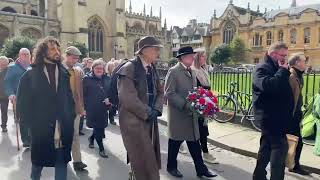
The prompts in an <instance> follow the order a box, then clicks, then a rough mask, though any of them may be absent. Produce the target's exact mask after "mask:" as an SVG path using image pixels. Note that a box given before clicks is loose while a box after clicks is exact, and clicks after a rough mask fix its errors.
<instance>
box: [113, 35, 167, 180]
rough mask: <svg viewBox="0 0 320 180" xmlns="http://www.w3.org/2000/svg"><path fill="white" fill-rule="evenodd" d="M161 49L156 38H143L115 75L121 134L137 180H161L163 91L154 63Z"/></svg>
mask: <svg viewBox="0 0 320 180" xmlns="http://www.w3.org/2000/svg"><path fill="white" fill-rule="evenodd" d="M162 47H163V46H162V45H161V42H160V41H159V40H158V39H156V38H155V37H151V36H146V37H142V38H141V39H140V40H139V41H138V51H137V52H136V57H135V58H134V59H133V60H132V61H129V62H127V63H126V64H124V65H123V66H122V67H121V68H120V69H119V70H118V71H117V75H118V76H119V80H118V93H119V124H120V130H121V135H122V139H123V142H124V146H125V148H126V150H127V152H128V157H129V160H130V163H131V167H132V170H133V174H134V176H135V178H136V179H137V180H159V179H160V175H159V169H160V168H161V155H160V142H159V129H158V122H157V117H158V116H161V113H162V108H163V89H162V88H161V86H160V79H159V76H158V74H157V72H156V69H155V66H154V64H153V63H154V62H155V61H156V60H157V59H158V57H159V55H160V48H162ZM142 156H143V157H142Z"/></svg>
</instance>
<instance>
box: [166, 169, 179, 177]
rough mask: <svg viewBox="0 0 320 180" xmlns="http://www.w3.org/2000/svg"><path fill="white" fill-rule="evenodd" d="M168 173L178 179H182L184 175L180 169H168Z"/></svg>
mask: <svg viewBox="0 0 320 180" xmlns="http://www.w3.org/2000/svg"><path fill="white" fill-rule="evenodd" d="M167 171H168V173H169V174H171V176H174V177H177V178H182V177H183V175H182V174H181V172H180V171H179V170H178V169H172V170H170V169H167Z"/></svg>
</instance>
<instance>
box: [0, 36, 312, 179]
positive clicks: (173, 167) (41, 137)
mask: <svg viewBox="0 0 320 180" xmlns="http://www.w3.org/2000/svg"><path fill="white" fill-rule="evenodd" d="M162 47H163V46H162V44H161V42H160V41H159V40H158V39H156V38H155V37H151V36H146V37H143V38H141V39H140V40H139V41H138V50H137V52H135V58H134V59H132V60H128V59H123V60H115V59H112V60H110V61H109V62H108V63H106V62H105V61H104V60H103V59H97V60H93V59H92V58H89V57H87V58H84V59H83V60H82V63H80V56H81V52H80V51H79V49H77V48H76V47H74V46H69V47H67V48H66V49H65V50H64V53H62V52H61V51H62V50H61V47H60V43H59V41H58V40H57V39H55V38H53V37H46V38H44V39H41V40H39V42H38V43H37V45H36V47H35V48H34V52H33V54H32V58H31V52H30V51H29V50H28V49H26V48H22V49H21V50H20V51H19V57H18V59H17V60H16V61H15V62H12V63H11V64H10V65H9V60H8V58H7V57H5V56H1V57H0V105H1V118H2V123H1V128H2V132H4V133H5V132H7V131H8V130H7V125H6V124H7V120H8V116H7V111H8V104H9V101H10V102H11V103H12V104H13V106H14V113H15V115H16V117H17V118H16V122H15V123H17V124H19V127H20V129H19V131H20V134H21V140H22V144H23V147H24V148H31V163H32V169H31V179H32V180H39V179H40V178H41V172H42V169H43V167H55V179H56V180H66V179H67V164H68V163H69V161H71V160H73V167H74V169H75V170H76V171H83V170H84V169H85V168H87V165H86V164H85V162H83V160H82V157H81V147H80V136H81V135H84V132H83V128H84V127H83V126H84V122H86V126H87V127H88V128H90V129H92V134H91V135H90V136H89V138H88V146H89V148H94V147H95V146H94V144H95V142H96V143H97V145H98V149H99V151H98V154H99V156H100V157H101V158H108V155H107V153H106V151H105V147H104V144H103V139H104V138H105V136H106V135H105V128H106V127H107V126H108V124H109V122H110V124H113V125H116V122H115V120H114V116H115V115H116V114H117V111H118V113H119V126H120V131H121V135H122V139H123V143H124V146H125V149H126V150H127V154H128V156H127V158H128V159H127V161H128V162H130V166H131V171H132V172H131V173H130V175H131V176H132V177H131V178H132V179H137V180H159V179H160V175H159V169H161V153H160V141H159V127H158V122H157V119H158V117H159V116H161V115H162V110H163V104H167V106H168V113H167V120H168V159H167V167H166V170H167V172H168V173H169V174H170V175H172V176H174V177H177V178H183V174H182V173H181V172H180V171H179V169H178V162H177V156H178V153H179V149H180V151H181V152H183V151H184V150H183V149H184V148H183V146H181V145H182V143H183V142H186V144H187V147H188V149H189V152H190V154H191V157H192V159H193V162H194V165H195V171H196V173H197V176H198V177H200V178H201V177H207V178H213V177H216V176H217V175H216V174H215V173H213V172H211V171H210V170H209V169H208V168H207V166H206V164H205V162H206V163H211V164H216V163H218V161H217V160H216V158H215V157H213V156H212V154H210V153H209V150H208V147H207V143H208V142H207V136H208V135H209V130H208V126H207V119H206V118H204V117H202V116H199V117H198V116H197V117H195V116H193V113H192V110H191V109H190V107H189V106H188V104H187V101H186V97H187V96H188V93H189V92H190V91H192V90H193V88H194V87H199V86H201V87H203V88H206V89H210V87H211V84H210V80H209V74H208V66H207V63H206V60H207V58H206V53H205V52H194V50H193V49H192V47H189V46H187V47H182V48H180V49H179V51H178V54H177V57H176V58H177V59H178V63H177V64H176V65H175V66H173V67H172V68H170V69H169V71H168V73H167V75H166V78H165V82H164V83H163V82H162V81H161V80H160V78H159V75H158V73H157V71H156V67H155V65H154V63H155V62H156V61H157V60H158V59H159V57H160V50H161V48H162ZM287 56H288V48H287V46H286V45H285V44H283V43H276V44H273V45H271V46H270V49H269V51H268V52H267V54H266V57H265V61H264V62H263V63H261V64H259V65H258V66H257V68H256V69H255V71H254V75H253V77H254V80H253V101H254V116H255V118H256V120H258V121H261V124H262V127H261V129H262V135H261V140H260V143H261V144H260V149H259V153H258V160H257V165H256V168H255V170H254V173H253V179H254V180H265V179H267V178H266V174H267V172H266V170H265V168H266V166H267V164H268V163H269V162H271V180H283V179H284V169H285V161H286V158H287V152H288V142H287V137H286V135H287V134H291V135H295V136H297V137H298V138H299V141H298V146H297V149H296V156H295V166H294V168H292V169H289V171H291V172H295V173H299V174H302V175H308V174H309V172H307V171H306V170H304V169H302V167H301V166H300V163H299V159H300V155H301V150H302V146H303V143H302V137H301V133H300V122H301V119H302V116H303V114H302V111H301V106H302V95H301V89H302V87H303V77H302V75H303V72H304V71H305V69H306V67H307V66H306V64H307V61H308V60H307V58H306V57H305V55H304V54H303V53H295V54H292V55H291V56H290V58H289V60H288V63H287V60H286V58H287ZM31 104H32V105H31ZM141 154H143V156H144V158H141Z"/></svg>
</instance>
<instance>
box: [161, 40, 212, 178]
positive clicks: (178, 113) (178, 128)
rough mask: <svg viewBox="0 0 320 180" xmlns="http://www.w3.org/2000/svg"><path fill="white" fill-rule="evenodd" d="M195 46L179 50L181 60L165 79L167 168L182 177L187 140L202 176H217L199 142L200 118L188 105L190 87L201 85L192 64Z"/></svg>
mask: <svg viewBox="0 0 320 180" xmlns="http://www.w3.org/2000/svg"><path fill="white" fill-rule="evenodd" d="M194 54H195V52H194V51H193V49H192V47H190V46H186V47H182V48H180V49H179V51H178V55H177V58H178V59H179V63H177V64H176V65H175V66H173V67H172V68H170V69H169V72H168V74H167V76H166V80H165V97H166V98H167V100H168V129H169V133H168V136H169V141H168V162H167V171H168V172H169V174H171V175H172V176H175V177H178V178H182V177H183V175H182V173H181V172H180V171H179V170H178V164H177V155H178V152H179V147H180V145H181V143H183V142H184V141H186V142H187V146H188V149H189V152H190V154H191V157H192V159H193V161H194V164H195V168H196V172H197V176H198V177H203V176H204V177H209V178H210V177H215V176H217V175H216V174H213V173H212V172H210V171H209V170H208V168H207V166H206V165H205V164H204V162H203V159H202V155H201V147H200V143H199V139H200V134H199V124H198V118H197V117H194V116H193V115H192V112H191V111H190V109H189V108H188V106H187V100H186V97H187V96H188V93H189V91H192V90H193V88H194V87H196V86H197V78H196V74H195V72H194V71H192V69H191V65H192V63H193V61H194Z"/></svg>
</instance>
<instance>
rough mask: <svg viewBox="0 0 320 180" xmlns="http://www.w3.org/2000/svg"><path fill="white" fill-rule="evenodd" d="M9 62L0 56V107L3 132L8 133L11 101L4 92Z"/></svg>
mask: <svg viewBox="0 0 320 180" xmlns="http://www.w3.org/2000/svg"><path fill="white" fill-rule="evenodd" d="M8 65H9V60H8V58H7V57H5V56H0V106H1V108H0V109H1V129H2V132H4V133H6V132H8V129H7V121H8V104H9V99H8V96H7V94H6V93H5V91H4V78H5V76H6V73H7V70H8Z"/></svg>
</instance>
